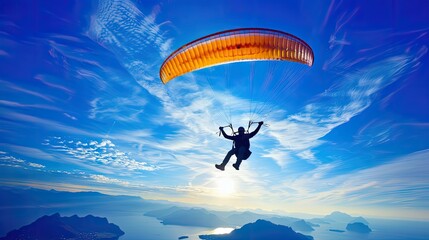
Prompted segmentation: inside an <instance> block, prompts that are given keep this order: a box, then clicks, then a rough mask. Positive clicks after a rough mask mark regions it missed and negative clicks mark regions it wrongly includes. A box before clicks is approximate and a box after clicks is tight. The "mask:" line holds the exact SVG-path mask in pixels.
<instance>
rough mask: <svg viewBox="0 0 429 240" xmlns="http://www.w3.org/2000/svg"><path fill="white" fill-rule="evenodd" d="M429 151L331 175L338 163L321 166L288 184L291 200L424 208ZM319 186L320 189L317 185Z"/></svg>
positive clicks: (428, 171) (428, 192)
mask: <svg viewBox="0 0 429 240" xmlns="http://www.w3.org/2000/svg"><path fill="white" fill-rule="evenodd" d="M428 157H429V150H423V151H419V152H415V153H412V154H409V155H406V156H402V157H399V158H397V159H395V160H393V161H390V162H388V163H385V164H382V165H379V166H375V167H371V168H367V169H362V170H356V171H354V172H351V173H347V174H342V175H337V176H332V175H329V174H328V173H329V172H330V171H332V170H333V169H334V168H335V165H331V166H329V167H328V165H325V166H320V167H319V168H317V169H315V170H313V171H311V172H309V173H307V174H304V175H303V176H302V177H300V178H299V179H297V180H295V181H293V182H287V183H285V184H287V185H288V187H290V188H292V189H295V192H294V194H293V195H289V196H288V198H290V199H296V200H299V199H306V200H307V201H314V202H326V203H330V204H334V203H337V204H342V203H344V199H348V201H350V203H353V204H362V205H365V204H368V205H377V204H384V205H390V204H393V205H400V206H402V207H411V206H414V207H425V206H424V205H425V204H424V203H425V202H426V201H427V196H429V185H428V182H429V179H428V178H429V177H428V176H429V166H428V165H427V159H428ZM316 185H317V188H315V187H314V186H316Z"/></svg>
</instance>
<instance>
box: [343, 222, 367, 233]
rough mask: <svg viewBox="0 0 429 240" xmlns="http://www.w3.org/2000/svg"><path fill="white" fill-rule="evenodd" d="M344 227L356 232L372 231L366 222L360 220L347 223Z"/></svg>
mask: <svg viewBox="0 0 429 240" xmlns="http://www.w3.org/2000/svg"><path fill="white" fill-rule="evenodd" d="M346 229H347V231H350V232H357V233H369V232H371V231H372V230H371V229H370V228H369V227H368V226H367V225H366V224H364V223H360V222H355V223H349V224H347V227H346Z"/></svg>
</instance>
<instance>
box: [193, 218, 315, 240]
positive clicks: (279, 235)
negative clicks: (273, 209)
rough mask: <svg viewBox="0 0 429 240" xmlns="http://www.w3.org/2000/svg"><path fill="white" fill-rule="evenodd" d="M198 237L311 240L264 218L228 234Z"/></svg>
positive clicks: (210, 238) (226, 239) (230, 239)
mask: <svg viewBox="0 0 429 240" xmlns="http://www.w3.org/2000/svg"><path fill="white" fill-rule="evenodd" d="M199 237H200V239H206V240H243V239H252V240H267V239H270V240H285V239H287V240H312V239H313V237H311V236H306V235H303V234H301V233H297V232H295V231H293V230H292V228H290V227H286V226H282V225H277V224H273V223H271V222H269V221H265V220H257V221H256V222H254V223H249V224H246V225H244V226H243V227H241V228H240V229H235V230H233V231H232V232H231V233H229V234H221V235H200V236H199Z"/></svg>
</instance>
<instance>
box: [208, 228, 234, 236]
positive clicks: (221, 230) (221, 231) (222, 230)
mask: <svg viewBox="0 0 429 240" xmlns="http://www.w3.org/2000/svg"><path fill="white" fill-rule="evenodd" d="M233 230H234V228H216V229H215V230H213V231H212V232H211V234H217V235H219V234H229V233H231V232H232V231H233Z"/></svg>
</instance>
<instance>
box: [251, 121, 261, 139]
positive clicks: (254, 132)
mask: <svg viewBox="0 0 429 240" xmlns="http://www.w3.org/2000/svg"><path fill="white" fill-rule="evenodd" d="M262 124H264V122H263V121H261V122H259V123H258V127H257V128H256V129H255V131H253V132H251V133H249V138H252V137H253V136H255V135H256V134H257V133H258V132H259V129H261V126H262Z"/></svg>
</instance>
